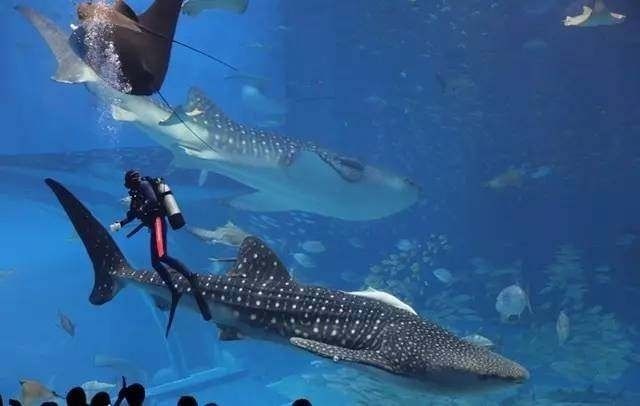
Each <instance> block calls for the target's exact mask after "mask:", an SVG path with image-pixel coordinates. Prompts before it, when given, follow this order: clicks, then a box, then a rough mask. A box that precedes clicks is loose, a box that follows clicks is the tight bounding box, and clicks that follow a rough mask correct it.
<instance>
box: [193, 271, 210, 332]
mask: <svg viewBox="0 0 640 406" xmlns="http://www.w3.org/2000/svg"><path fill="white" fill-rule="evenodd" d="M188 279H189V283H191V290H193V298H194V299H196V303H197V304H198V307H199V308H200V313H202V318H203V319H205V320H206V321H209V320H211V311H210V310H209V305H208V304H207V301H206V300H205V299H204V297H203V296H202V292H201V290H200V284H199V283H198V276H197V275H196V274H192V275H191V276H190V277H189V278H188Z"/></svg>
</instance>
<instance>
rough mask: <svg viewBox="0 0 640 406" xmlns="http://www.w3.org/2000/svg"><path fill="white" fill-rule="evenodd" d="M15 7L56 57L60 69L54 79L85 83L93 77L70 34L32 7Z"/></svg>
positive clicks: (63, 81)
mask: <svg viewBox="0 0 640 406" xmlns="http://www.w3.org/2000/svg"><path fill="white" fill-rule="evenodd" d="M15 9H16V10H17V11H18V12H19V13H20V14H22V15H23V16H24V17H25V18H26V19H27V20H28V21H29V22H30V23H31V25H33V26H34V27H35V29H36V30H38V32H39V33H40V35H41V36H42V38H43V39H44V40H45V41H46V43H47V45H48V46H49V49H51V52H52V53H53V55H54V56H55V57H56V60H57V61H58V70H57V71H56V73H55V74H54V75H53V76H52V79H53V80H55V81H57V82H62V83H84V82H87V81H89V80H90V79H91V78H90V75H91V73H90V70H89V69H87V67H86V65H85V64H84V63H83V62H82V60H81V59H80V57H78V55H76V54H75V52H74V51H73V49H72V48H71V46H70V45H69V34H67V33H65V32H64V31H62V30H61V29H60V28H58V26H57V25H56V24H55V23H53V21H51V20H49V19H48V18H46V17H45V16H43V15H42V14H40V13H38V12H37V11H35V10H34V9H32V8H29V7H25V6H16V7H15Z"/></svg>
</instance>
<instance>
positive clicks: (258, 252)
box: [46, 179, 529, 390]
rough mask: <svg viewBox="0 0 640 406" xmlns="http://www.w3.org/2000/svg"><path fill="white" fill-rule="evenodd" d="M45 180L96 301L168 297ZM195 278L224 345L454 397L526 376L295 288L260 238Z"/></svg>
mask: <svg viewBox="0 0 640 406" xmlns="http://www.w3.org/2000/svg"><path fill="white" fill-rule="evenodd" d="M46 183H47V185H49V187H51V189H52V190H53V191H54V193H55V194H56V196H57V198H58V200H59V201H60V203H61V204H62V206H63V208H64V209H65V211H66V213H67V214H68V216H69V219H70V220H71V222H72V223H73V225H74V228H75V229H76V232H77V233H78V235H79V236H80V238H81V239H82V241H83V243H84V246H85V248H86V249H87V252H88V254H89V256H90V257H91V261H92V263H93V268H94V273H95V285H94V288H93V291H92V293H91V296H90V301H91V303H93V304H97V305H101V304H104V303H107V302H109V301H110V300H112V299H113V298H114V297H115V295H116V294H117V293H118V291H119V290H120V289H121V288H122V287H124V286H126V285H128V284H135V285H138V286H140V287H141V288H143V289H146V290H147V291H149V292H150V293H151V294H153V295H157V294H161V295H167V294H168V292H167V291H166V289H163V282H162V281H160V279H159V278H158V277H157V276H156V275H155V273H152V272H144V271H134V270H133V269H132V268H131V267H130V266H129V264H128V263H127V261H126V260H125V259H124V255H123V254H122V252H121V251H120V249H119V248H118V246H117V245H116V244H115V241H113V239H112V238H111V236H110V235H109V234H108V232H107V230H106V229H105V228H104V227H103V226H102V225H101V224H100V223H99V222H98V220H97V219H96V218H95V217H93V215H92V214H91V213H90V212H89V211H88V210H87V209H86V208H85V207H84V205H82V203H80V201H78V200H77V199H76V198H75V196H73V195H72V194H71V193H70V192H69V191H68V190H67V189H66V188H64V187H63V186H62V185H60V184H59V183H58V182H56V181H54V180H52V179H47V180H46ZM198 279H199V285H200V286H201V289H202V294H203V295H205V297H206V300H207V302H208V303H209V306H210V307H212V308H213V309H214V311H212V314H213V318H214V320H215V322H217V323H220V324H219V327H221V339H222V338H223V337H224V339H237V337H238V333H239V334H240V335H244V336H248V337H255V338H266V339H278V338H279V339H285V340H289V342H290V343H291V344H293V345H294V346H297V347H299V348H302V349H305V350H307V351H311V352H313V353H315V354H317V355H320V356H324V357H329V358H332V359H334V360H336V361H341V360H344V361H349V362H355V363H358V364H364V365H370V366H374V367H377V368H379V369H381V370H386V371H388V372H392V373H394V374H396V375H399V376H402V377H408V378H410V379H412V380H413V381H416V382H419V383H421V384H424V383H425V382H438V380H440V381H445V380H443V376H447V377H448V378H452V377H453V379H452V381H453V382H451V380H449V382H448V383H453V386H455V388H456V390H462V389H464V390H469V388H470V387H478V386H480V387H482V388H486V387H487V386H489V384H491V385H493V386H495V385H496V384H506V383H511V382H520V381H523V380H526V379H527V378H528V377H529V374H528V372H527V370H526V369H524V368H523V367H522V366H520V365H518V364H517V363H515V362H513V361H511V360H508V359H506V358H504V357H502V356H500V355H498V354H496V353H493V352H491V351H488V350H486V349H483V348H480V347H477V346H475V345H472V344H470V343H467V342H466V341H463V340H461V339H459V338H457V337H455V336H454V335H452V334H451V333H449V332H447V331H446V330H444V329H442V328H440V327H438V326H437V325H435V324H433V323H432V322H430V321H428V320H424V319H422V318H420V317H419V316H417V315H414V314H412V313H410V312H408V311H406V310H403V309H398V308H396V307H393V306H391V305H389V304H387V303H384V302H381V301H379V300H375V299H371V298H366V297H360V296H355V295H350V294H347V293H343V292H339V291H333V290H329V289H325V288H321V287H314V286H305V285H301V284H299V283H297V282H296V281H295V280H293V279H292V278H291V276H290V275H289V273H288V272H287V270H286V268H285V267H284V265H283V264H282V262H281V261H280V259H278V257H277V256H276V254H275V253H274V252H273V251H271V250H270V249H269V248H268V247H267V246H266V244H265V243H264V242H262V241H261V240H259V239H258V238H255V237H247V238H246V239H245V240H244V241H243V242H242V244H241V246H240V249H239V252H238V256H237V258H236V261H235V266H234V267H232V268H231V270H230V271H229V272H228V273H227V274H226V275H224V276H214V275H207V276H204V275H200V276H198ZM172 282H173V283H174V286H175V288H176V289H178V290H179V291H180V292H182V293H183V294H184V296H187V297H188V296H192V295H193V291H191V288H190V285H189V284H187V281H186V280H185V279H184V277H182V276H181V275H177V274H175V273H173V274H172ZM180 305H181V306H183V305H184V300H181V301H180ZM219 313H224V314H222V315H221V314H219ZM256 332H260V333H256ZM223 333H224V334H223Z"/></svg>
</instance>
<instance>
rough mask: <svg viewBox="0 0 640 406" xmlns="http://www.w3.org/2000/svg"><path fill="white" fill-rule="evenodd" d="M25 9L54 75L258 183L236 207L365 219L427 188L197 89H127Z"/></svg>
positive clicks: (173, 145)
mask: <svg viewBox="0 0 640 406" xmlns="http://www.w3.org/2000/svg"><path fill="white" fill-rule="evenodd" d="M17 9H18V10H19V11H20V12H21V13H22V14H23V15H24V16H25V17H26V18H27V19H28V20H29V21H30V22H31V24H32V25H33V26H34V27H35V28H36V29H37V30H38V31H39V33H40V35H41V36H42V37H43V38H44V40H45V41H46V42H47V44H48V46H49V48H50V49H51V51H52V52H53V54H54V55H55V57H56V59H57V61H58V70H57V72H56V73H55V75H54V76H53V79H54V80H56V81H58V82H64V83H84V84H85V85H86V87H87V88H88V89H89V91H90V92H92V93H94V94H95V95H96V96H97V97H98V98H99V99H101V100H102V101H103V102H104V103H106V104H107V105H111V106H112V111H113V116H114V118H115V119H116V120H121V121H128V122H132V123H134V124H136V125H137V126H139V127H140V128H142V129H143V130H144V131H145V132H146V133H147V134H148V135H149V136H150V137H151V138H152V139H153V140H155V141H156V142H158V143H159V144H160V145H162V146H164V147H165V148H167V149H169V150H170V151H171V152H172V153H173V155H174V157H175V159H174V164H175V165H176V166H178V167H182V168H190V169H199V170H202V171H212V172H215V173H218V174H221V175H224V176H227V177H229V178H231V179H234V180H236V181H238V182H241V183H243V184H245V185H247V186H250V187H251V188H253V189H256V192H254V193H250V194H246V195H242V196H239V197H237V198H235V199H233V200H231V201H230V202H229V204H230V205H231V206H233V207H236V208H239V209H244V210H255V211H287V210H300V211H306V212H312V213H317V214H320V215H324V216H328V217H335V218H339V219H344V220H354V221H364V220H372V219H378V218H383V217H386V216H389V215H391V214H394V213H397V212H399V211H402V210H404V209H406V208H408V207H410V206H411V205H413V204H414V203H415V202H416V201H417V200H418V198H419V188H418V187H417V186H416V185H415V184H414V183H412V182H411V181H409V180H407V179H405V178H402V177H399V176H396V175H393V174H390V173H387V172H385V171H382V170H380V169H377V168H375V167H373V166H370V165H366V164H363V163H361V162H359V161H357V160H356V159H352V158H348V157H344V156H341V155H339V154H337V153H334V152H332V151H329V150H326V149H323V148H320V147H318V146H316V145H313V144H305V143H301V142H298V141H296V140H293V139H290V138H287V137H283V136H279V135H276V134H271V133H266V132H264V131H262V130H258V129H253V128H249V127H245V126H244V125H241V124H238V123H236V122H234V121H233V120H231V119H230V118H228V117H227V116H226V115H225V114H224V113H223V112H222V111H221V110H220V109H219V108H218V107H217V106H216V105H215V104H214V103H213V102H211V101H210V100H208V99H207V98H206V97H205V95H204V94H203V93H202V92H200V91H198V90H197V89H192V90H191V91H190V92H189V97H188V100H187V102H186V104H185V105H184V106H182V107H179V108H176V109H169V108H166V107H163V106H162V105H160V104H158V103H155V102H154V101H153V100H152V99H150V98H147V97H142V96H133V95H128V94H124V93H120V92H118V91H116V90H114V89H113V88H112V87H110V86H108V85H107V84H106V83H105V82H103V81H102V79H100V77H99V76H98V75H96V73H95V72H94V71H93V70H92V69H91V68H90V67H89V66H87V65H86V64H85V63H84V62H83V61H82V60H81V59H80V58H79V57H78V56H77V55H76V54H75V53H74V51H73V49H72V48H71V47H70V45H69V40H68V39H69V34H68V33H65V32H64V31H62V30H61V29H60V28H59V27H57V26H56V25H55V24H54V23H53V22H52V21H50V20H48V19H47V18H46V17H44V16H42V15H40V14H39V13H37V12H36V11H34V10H32V9H30V8H26V7H18V8H17ZM205 173H206V172H205Z"/></svg>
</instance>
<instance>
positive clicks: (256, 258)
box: [227, 236, 293, 285]
mask: <svg viewBox="0 0 640 406" xmlns="http://www.w3.org/2000/svg"><path fill="white" fill-rule="evenodd" d="M227 276H229V277H233V278H246V279H247V280H249V281H251V282H256V283H258V282H261V283H262V284H265V285H266V284H269V283H291V282H293V279H292V278H291V275H289V272H287V268H285V266H284V264H283V263H282V261H280V258H278V256H277V255H276V254H275V252H273V251H272V250H271V248H269V247H268V246H267V244H266V243H265V242H264V241H262V240H260V239H259V238H257V237H253V236H249V237H247V238H245V239H244V241H242V244H241V245H240V249H239V250H238V256H237V258H236V263H235V265H234V266H233V267H232V268H231V269H230V270H229V272H228V273H227Z"/></svg>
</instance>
